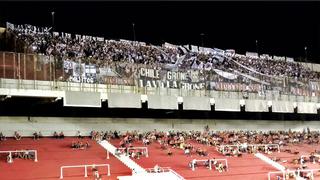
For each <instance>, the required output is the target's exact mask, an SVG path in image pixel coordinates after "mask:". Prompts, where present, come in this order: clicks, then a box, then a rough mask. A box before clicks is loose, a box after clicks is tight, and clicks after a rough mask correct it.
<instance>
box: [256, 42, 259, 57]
mask: <svg viewBox="0 0 320 180" xmlns="http://www.w3.org/2000/svg"><path fill="white" fill-rule="evenodd" d="M256 51H257V54H258V56H259V46H258V40H257V39H256Z"/></svg>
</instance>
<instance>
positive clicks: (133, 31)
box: [132, 22, 136, 41]
mask: <svg viewBox="0 0 320 180" xmlns="http://www.w3.org/2000/svg"><path fill="white" fill-rule="evenodd" d="M132 33H133V41H136V30H135V24H134V22H133V23H132Z"/></svg>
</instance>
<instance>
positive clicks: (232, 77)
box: [213, 69, 238, 80]
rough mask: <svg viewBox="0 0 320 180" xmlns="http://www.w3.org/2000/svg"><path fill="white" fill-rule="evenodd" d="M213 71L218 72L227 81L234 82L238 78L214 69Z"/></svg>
mask: <svg viewBox="0 0 320 180" xmlns="http://www.w3.org/2000/svg"><path fill="white" fill-rule="evenodd" d="M213 70H214V72H216V73H217V74H219V75H220V76H222V77H224V78H226V79H230V80H234V79H237V78H238V76H237V75H235V74H233V73H229V72H225V71H221V70H219V69H213Z"/></svg>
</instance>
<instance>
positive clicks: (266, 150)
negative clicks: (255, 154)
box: [248, 144, 280, 153]
mask: <svg viewBox="0 0 320 180" xmlns="http://www.w3.org/2000/svg"><path fill="white" fill-rule="evenodd" d="M249 146H251V147H252V148H258V147H264V151H265V153H267V152H268V147H272V146H276V147H277V149H278V153H280V146H279V144H248V147H249Z"/></svg>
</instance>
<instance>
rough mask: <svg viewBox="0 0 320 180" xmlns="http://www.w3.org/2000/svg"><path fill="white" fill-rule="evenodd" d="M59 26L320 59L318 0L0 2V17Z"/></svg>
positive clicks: (62, 29)
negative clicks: (305, 0) (307, 0)
mask: <svg viewBox="0 0 320 180" xmlns="http://www.w3.org/2000/svg"><path fill="white" fill-rule="evenodd" d="M51 11H55V29H56V30H57V31H59V32H69V33H72V34H75V33H77V34H84V35H86V34H87V35H93V36H104V37H105V38H108V39H129V40H132V39H133V27H132V23H133V22H134V23H135V32H136V39H137V40H138V41H143V42H147V43H152V44H156V45H159V44H161V43H163V42H169V43H173V44H193V45H201V44H202V40H201V35H200V34H201V33H203V34H204V35H203V39H204V42H203V43H204V45H205V46H206V47H217V48H220V49H235V50H236V52H238V53H245V52H246V51H251V52H253V51H256V40H258V51H259V53H268V54H271V55H279V56H289V57H305V50H304V47H305V46H307V56H308V59H309V61H313V62H317V63H320V19H319V17H320V2H253V1H249V2H238V1H236V2H229V1H228V2H215V1H212V2H208V1H206V2H150V1H149V2H148V1H142V2H132V1H129V2H124V1H120V2H109V1H104V2H103V1H100V2H91V1H88V2H84V1H81V2H0V22H1V23H2V25H4V24H5V22H6V21H9V22H12V23H14V24H25V23H29V24H33V25H38V26H51V23H52V22H51V21H52V20H51Z"/></svg>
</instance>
